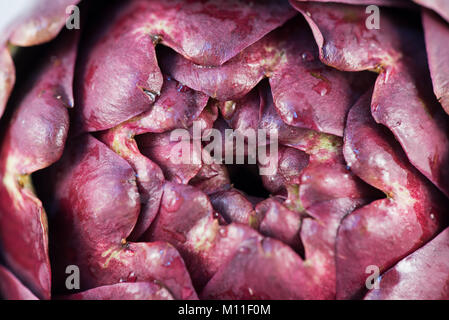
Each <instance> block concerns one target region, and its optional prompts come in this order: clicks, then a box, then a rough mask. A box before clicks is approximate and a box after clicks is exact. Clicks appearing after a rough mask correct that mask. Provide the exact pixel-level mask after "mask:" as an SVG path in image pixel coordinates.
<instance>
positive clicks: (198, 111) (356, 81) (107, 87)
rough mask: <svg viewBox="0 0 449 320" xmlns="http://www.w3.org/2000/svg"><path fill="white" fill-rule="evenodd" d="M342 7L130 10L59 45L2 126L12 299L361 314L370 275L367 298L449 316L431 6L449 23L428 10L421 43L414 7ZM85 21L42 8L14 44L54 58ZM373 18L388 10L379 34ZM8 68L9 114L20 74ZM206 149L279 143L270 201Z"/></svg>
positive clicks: (438, 41) (5, 58) (109, 15)
mask: <svg viewBox="0 0 449 320" xmlns="http://www.w3.org/2000/svg"><path fill="white" fill-rule="evenodd" d="M313 2H316V3H313ZM326 2H329V1H326V0H323V1H310V2H309V1H307V2H306V1H300V0H291V1H290V4H289V3H288V2H287V1H274V0H264V1H254V2H247V1H240V0H234V1H231V2H224V1H215V0H208V1H181V0H170V1H156V0H154V1H146V0H133V1H128V2H126V3H122V4H119V5H112V6H111V7H110V8H108V10H107V12H106V15H105V19H103V21H99V22H98V23H97V24H95V23H89V24H88V26H87V27H86V28H87V32H86V33H84V35H83V37H81V42H80V45H78V43H79V38H80V35H79V32H78V31H74V30H73V31H68V30H65V31H63V32H62V33H61V34H60V36H59V37H58V38H57V39H56V40H55V41H54V42H55V44H54V46H52V47H50V48H48V50H49V51H48V53H47V56H46V58H47V59H45V61H44V62H43V63H42V64H41V65H40V68H39V70H38V71H37V72H36V77H31V78H33V79H31V80H30V84H29V86H28V88H27V87H25V89H26V90H27V91H26V94H25V95H23V96H22V97H21V98H20V99H18V101H14V102H11V107H15V110H14V112H12V113H11V114H12V115H11V116H10V117H9V118H8V119H6V118H5V119H4V120H3V121H2V124H3V123H4V124H5V125H6V126H5V129H4V133H3V136H2V141H1V144H0V155H1V161H0V178H1V187H0V218H1V220H0V247H1V253H2V259H3V260H4V263H5V264H6V266H7V267H8V269H6V268H5V267H2V266H0V294H2V295H3V296H4V297H5V298H7V299H37V298H39V299H48V298H51V297H52V296H55V297H58V298H64V299H197V298H198V297H199V298H203V299H336V298H340V299H341V298H343V299H347V298H360V297H363V295H365V293H366V291H367V288H366V286H365V280H366V278H367V273H366V270H367V267H370V266H375V267H377V268H378V269H379V270H380V272H381V274H382V277H381V279H380V288H381V289H379V290H372V291H370V292H368V294H367V295H366V299H397V298H400V299H402V298H417V299H419V298H427V299H441V298H447V296H448V294H449V293H448V291H447V289H448V288H447V286H444V285H442V284H441V283H443V282H444V281H445V280H447V279H446V278H447V273H448V272H449V270H448V265H447V263H446V262H447V261H446V260H447V254H446V252H445V248H447V245H448V242H447V241H448V239H447V229H446V230H445V231H443V232H441V231H442V230H443V229H444V228H445V227H446V226H447V221H448V220H447V213H448V212H447V209H446V208H447V204H448V200H447V198H446V196H447V195H448V194H449V169H448V167H447V165H446V163H447V161H448V160H449V138H448V125H449V123H448V116H447V114H446V113H445V112H444V110H446V111H447V108H448V105H447V97H446V95H447V87H448V86H447V83H448V81H447V74H448V72H445V70H446V69H445V68H446V67H445V60H446V56H447V55H445V54H444V53H445V52H446V51H448V48H447V44H446V42H444V41H442V39H445V38H447V37H448V34H449V26H448V23H447V22H446V21H444V20H443V19H444V18H445V19H447V16H446V15H445V13H446V11H447V10H446V9H445V7H444V6H443V5H441V4H440V5H439V4H438V1H424V0H423V1H415V2H417V3H420V4H422V5H424V6H426V7H428V8H431V9H434V10H435V11H436V12H437V13H438V14H440V15H441V17H442V18H441V17H438V16H437V15H436V14H435V13H432V12H430V10H428V9H423V12H422V21H423V23H422V25H423V28H424V33H423V32H422V30H420V27H419V23H418V22H417V21H405V20H404V21H403V20H401V19H395V18H394V13H395V12H399V11H394V10H398V9H390V8H389V7H400V8H402V9H401V10H408V9H410V8H411V9H412V10H413V9H416V8H418V7H417V6H414V5H412V4H411V3H410V2H407V1H401V0H377V1H351V0H343V1H332V2H333V3H326ZM76 3H77V1H63V0H61V1H56V2H52V4H51V6H49V7H47V8H46V9H42V8H44V7H42V8H39V9H38V10H32V11H31V12H32V14H29V15H27V16H25V17H24V18H23V20H20V21H23V22H20V21H19V22H18V23H17V27H16V29H15V31H14V32H11V33H8V36H7V37H6V38H7V39H8V40H9V41H10V42H11V43H13V44H15V45H21V46H26V45H34V44H38V43H41V42H44V41H48V40H51V38H53V37H55V36H56V35H57V33H58V32H59V30H60V29H61V28H62V26H63V23H64V21H65V17H66V11H65V7H66V6H67V5H70V4H76ZM355 4H357V5H358V6H357V5H355ZM361 4H363V5H365V4H366V5H368V4H375V5H380V6H385V7H382V26H381V30H368V29H367V28H366V25H365V19H366V12H365V8H366V7H365V6H361ZM86 8H88V6H86ZM404 8H407V9H404ZM63 9H64V10H63ZM298 11H299V12H300V13H302V16H301V15H300V14H298V13H297V12H298ZM407 12H409V11H407ZM410 12H412V11H410ZM412 16H413V13H412ZM412 20H413V19H412ZM93 26H94V27H93ZM2 43H3V42H2ZM0 48H1V50H0V52H1V55H0V67H1V69H0V70H1V71H0V115H1V113H2V111H3V106H4V105H6V102H7V100H8V97H9V95H10V92H11V90H12V86H13V84H14V65H13V62H12V60H11V57H10V54H9V51H8V49H7V46H6V45H2V46H0ZM424 48H426V49H427V50H424ZM78 53H79V54H78ZM427 58H428V64H427ZM428 69H429V70H430V76H429V71H428ZM348 71H350V72H348ZM361 71H364V72H361ZM367 71H374V72H376V73H378V75H377V79H376V77H375V76H376V74H375V73H368V72H367ZM34 78H35V79H34ZM432 84H433V92H432V87H431V85H432ZM73 88H74V89H73ZM73 91H74V92H73ZM435 95H436V97H437V98H438V99H436V98H435ZM438 101H439V102H440V104H439V103H438ZM14 104H16V106H15V105H14ZM441 106H442V107H443V108H444V109H443V108H442V107H441ZM72 108H73V109H72ZM68 109H72V110H70V111H69V110H68ZM69 115H70V116H69ZM195 122H196V123H197V124H198V123H199V124H200V126H199V133H200V137H198V136H196V135H195V130H196V128H195V126H194V123H195ZM69 127H70V130H71V131H70V133H69ZM177 129H185V130H186V132H187V137H188V139H187V138H185V137H184V138H185V139H184V140H182V141H180V140H173V139H172V136H173V134H174V133H175V132H176V130H177ZM210 129H218V130H219V131H220V132H222V133H223V132H225V130H226V129H233V130H234V131H235V132H237V133H239V134H243V135H245V134H247V133H248V132H249V131H251V130H254V131H256V130H258V129H265V130H270V129H271V130H273V129H274V130H277V133H278V137H279V141H278V142H279V149H278V153H276V154H275V153H269V154H268V158H269V159H271V160H273V162H275V163H276V164H277V166H276V172H274V173H272V174H270V175H263V176H262V177H261V178H260V179H261V180H260V183H261V184H263V187H264V189H265V191H266V192H267V193H269V194H270V197H268V198H266V197H265V196H262V195H261V194H258V195H254V194H251V192H250V191H251V190H239V188H238V187H237V184H235V182H236V181H233V180H234V179H235V175H234V174H233V173H232V170H234V169H233V167H230V166H226V165H225V164H219V163H214V162H211V161H206V160H207V159H208V160H210V158H211V156H212V155H211V154H209V153H208V152H207V149H204V148H203V149H201V148H200V149H199V150H198V149H196V148H195V146H198V145H199V146H201V145H204V144H205V143H204V141H201V135H202V134H204V133H206V132H208V130H209V131H210ZM222 142H223V146H226V141H225V140H223V141H222ZM258 143H259V144H258V145H257V147H261V146H262V145H263V146H264V147H267V146H266V145H265V143H262V142H261V141H258ZM180 144H182V145H183V146H186V147H187V148H189V149H191V150H193V152H192V154H191V155H190V159H189V162H188V163H185V162H181V163H180V162H179V161H177V160H179V159H177V158H176V156H174V155H176V152H175V151H176V150H178V149H177V148H179V145H180ZM233 151H234V152H240V151H239V150H236V149H235V148H234V149H233ZM244 153H245V155H247V153H248V151H244ZM179 156H181V155H179ZM174 157H175V158H174ZM265 166H266V163H263V161H261V159H257V162H256V165H254V166H253V167H247V168H246V174H248V175H249V174H255V175H257V174H258V173H257V169H258V170H259V172H262V170H263V169H264V168H265ZM42 169H44V170H43V171H41V170H42ZM37 171H39V172H38V173H37V174H35V173H36V172H37ZM254 171H255V172H254ZM251 172H252V173H251ZM32 174H35V175H33V178H36V179H34V180H35V184H34V186H33V182H32V181H31V175H32ZM35 190H36V191H37V193H36V191H35ZM36 194H39V196H40V197H39V198H38V197H37V195H36ZM41 201H42V202H41ZM42 203H43V204H42ZM44 206H45V208H46V209H47V212H48V218H49V223H48V225H47V215H46V211H45V210H44ZM11 230H15V231H11ZM49 230H50V231H49ZM17 231H19V232H20V233H21V234H22V236H18V235H17ZM49 235H50V236H49ZM48 242H50V245H49V244H48ZM446 251H447V250H446ZM437 252H439V254H438V253H437ZM429 261H432V262H435V263H434V264H432V265H431V266H430V265H429ZM68 265H76V266H78V267H79V269H80V272H81V290H79V291H77V292H76V293H73V292H70V291H69V290H67V288H66V287H65V279H66V277H67V274H66V273H65V271H66V267H67V266H68ZM429 268H430V269H429ZM427 280H428V281H430V282H431V283H432V285H429V284H427V283H426V282H425V281H427Z"/></svg>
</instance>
